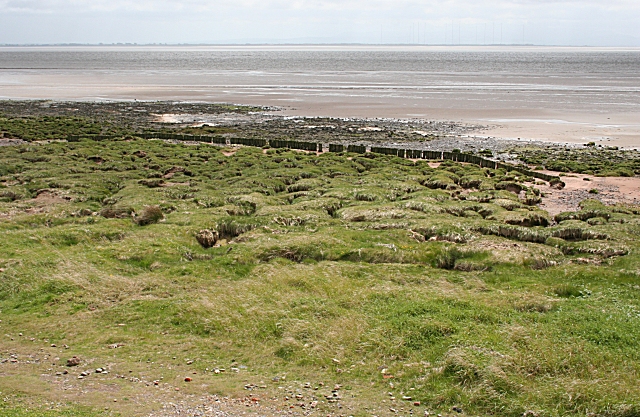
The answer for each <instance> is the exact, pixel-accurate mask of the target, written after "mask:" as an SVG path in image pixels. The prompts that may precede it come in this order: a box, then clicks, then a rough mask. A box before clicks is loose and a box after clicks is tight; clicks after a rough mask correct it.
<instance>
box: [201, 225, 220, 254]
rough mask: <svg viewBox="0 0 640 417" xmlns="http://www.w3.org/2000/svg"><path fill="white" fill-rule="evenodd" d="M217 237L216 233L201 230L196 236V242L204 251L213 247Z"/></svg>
mask: <svg viewBox="0 0 640 417" xmlns="http://www.w3.org/2000/svg"><path fill="white" fill-rule="evenodd" d="M219 237H220V235H219V234H218V232H217V231H215V230H211V229H202V230H200V231H199V232H198V233H197V234H196V240H197V241H198V243H199V244H200V246H202V247H203V248H205V249H208V248H211V247H213V245H215V244H216V242H217V241H218V238H219Z"/></svg>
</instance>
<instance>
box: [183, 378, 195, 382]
mask: <svg viewBox="0 0 640 417" xmlns="http://www.w3.org/2000/svg"><path fill="white" fill-rule="evenodd" d="M191 381H193V379H191V378H190V377H186V378H185V379H184V382H191Z"/></svg>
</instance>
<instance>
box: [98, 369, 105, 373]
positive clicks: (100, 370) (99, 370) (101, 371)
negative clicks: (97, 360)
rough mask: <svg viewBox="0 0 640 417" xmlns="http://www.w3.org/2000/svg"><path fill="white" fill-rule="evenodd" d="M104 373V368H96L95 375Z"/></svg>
mask: <svg viewBox="0 0 640 417" xmlns="http://www.w3.org/2000/svg"><path fill="white" fill-rule="evenodd" d="M104 371H105V369H104V368H96V374H101V373H103V372H104Z"/></svg>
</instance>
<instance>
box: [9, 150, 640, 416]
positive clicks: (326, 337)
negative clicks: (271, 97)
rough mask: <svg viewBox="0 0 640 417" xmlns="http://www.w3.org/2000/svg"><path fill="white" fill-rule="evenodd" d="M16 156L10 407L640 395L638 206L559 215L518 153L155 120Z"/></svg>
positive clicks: (472, 404)
mask: <svg viewBox="0 0 640 417" xmlns="http://www.w3.org/2000/svg"><path fill="white" fill-rule="evenodd" d="M432 162H433V161H432ZM0 170H1V172H0V235H1V236H2V244H1V246H0V311H1V313H0V317H1V320H2V321H1V322H0V328H1V329H2V334H3V335H4V336H3V338H2V342H0V357H1V358H2V363H1V364H0V391H1V392H2V395H3V397H5V401H4V402H3V403H1V404H0V411H1V412H2V414H3V415H9V416H31V415H47V416H48V415H52V416H53V415H56V416H57V415H71V416H76V415H78V416H86V415H127V416H129V415H146V414H148V413H149V412H150V411H152V410H154V409H156V410H157V409H159V408H160V407H161V404H162V402H164V401H168V400H172V401H174V400H175V398H177V397H176V396H179V395H184V396H186V397H185V398H196V399H197V398H200V397H199V396H201V395H204V394H216V395H219V396H220V397H224V396H228V397H230V398H245V397H247V396H248V397H247V398H249V397H251V400H249V403H248V404H249V405H252V406H254V405H255V404H256V403H261V404H265V405H268V406H269V407H270V408H268V410H272V411H273V412H274V413H275V412H276V411H277V410H287V411H288V410H292V411H295V412H298V413H303V412H307V411H311V412H314V413H318V415H320V414H322V415H354V416H370V415H379V416H382V415H409V413H410V412H411V413H413V414H414V415H417V414H424V412H425V411H429V412H430V413H435V414H438V413H442V414H444V415H451V414H458V412H460V413H464V414H465V415H489V414H493V415H502V416H522V415H528V416H536V415H539V416H567V415H576V416H577V415H599V416H620V417H623V416H636V415H639V414H640V401H639V400H638V399H639V398H640V384H638V380H639V377H640V375H639V373H640V351H639V350H638V348H637V347H638V345H637V343H638V340H640V298H639V295H640V269H639V267H638V265H640V255H639V254H638V247H639V245H640V244H639V243H638V241H637V236H638V234H639V233H640V208H638V207H637V206H622V205H617V206H605V205H602V204H601V203H599V202H597V201H594V200H585V201H583V203H582V205H581V209H580V210H579V211H576V212H567V213H561V214H559V215H557V216H555V217H552V216H550V215H549V214H548V213H547V212H545V211H543V210H541V209H540V208H538V207H537V205H536V204H537V203H538V202H539V197H540V191H539V190H537V189H536V188H535V183H533V182H531V181H530V180H531V178H527V177H526V176H524V175H522V174H521V173H519V172H514V171H508V170H505V169H497V170H494V169H489V168H481V167H478V166H475V165H470V164H462V163H457V162H453V161H445V162H442V163H440V164H439V165H438V164H433V163H431V164H430V163H429V162H428V161H424V160H419V161H412V160H407V159H402V158H398V157H395V156H387V155H379V154H371V153H367V154H355V153H324V154H321V155H316V154H315V153H307V152H303V151H291V150H285V149H261V148H256V147H233V148H225V147H216V146H213V145H209V144H196V145H185V144H171V143H166V142H163V141H159V140H142V139H129V140H104V141H92V140H86V139H81V140H79V141H78V142H74V143H62V142H56V143H50V144H24V145H20V146H6V147H2V148H0ZM74 356H76V357H77V358H78V359H79V365H77V366H73V367H68V366H65V365H66V364H67V360H69V359H72V358H73V357H74ZM98 367H100V368H103V367H104V368H105V372H106V371H108V373H100V372H99V373H96V372H94V371H95V369H96V368H98ZM65 371H67V372H68V373H64V372H65ZM81 372H85V373H87V375H83V374H82V373H81ZM79 377H82V378H80V379H79ZM185 381H189V382H185ZM336 384H337V385H336ZM176 389H179V390H180V391H176ZM332 391H334V392H332ZM80 393H82V395H80ZM298 395H299V397H298ZM190 396H193V397H190ZM180 398H182V397H180ZM114 400H115V401H114ZM290 407H293V408H290ZM247 409H250V407H249V408H247ZM305 410H306V411H305ZM452 410H454V411H452ZM261 412H263V413H265V411H261ZM47 413H48V414H47Z"/></svg>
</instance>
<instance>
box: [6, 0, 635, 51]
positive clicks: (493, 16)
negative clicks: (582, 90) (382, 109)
mask: <svg viewBox="0 0 640 417" xmlns="http://www.w3.org/2000/svg"><path fill="white" fill-rule="evenodd" d="M118 42H121V43H385V44H386V43H428V44H476V43H477V44H500V43H503V44H522V43H526V44H538V45H593V46H640V0H575V1H568V0H495V1H491V0H476V1H471V0H448V1H439V2H436V1H430V0H423V1H418V0H395V1H389V0H294V1H286V0H228V1H222V0H209V1H207V0H182V1H180V0H158V1H151V0H139V1H124V0H67V1H65V0H0V44H31V43H118Z"/></svg>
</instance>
